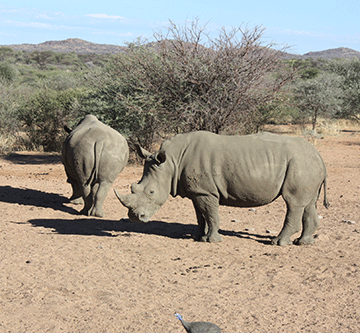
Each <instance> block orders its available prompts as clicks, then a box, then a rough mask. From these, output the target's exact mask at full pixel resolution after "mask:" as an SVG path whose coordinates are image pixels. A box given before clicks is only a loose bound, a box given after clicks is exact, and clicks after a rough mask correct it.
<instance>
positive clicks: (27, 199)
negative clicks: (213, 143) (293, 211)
mask: <svg viewBox="0 0 360 333" xmlns="http://www.w3.org/2000/svg"><path fill="white" fill-rule="evenodd" d="M316 147H317V149H318V150H319V151H320V153H321V154H322V156H323V158H324V160H325V162H326V164H327V168H328V175H329V178H328V197H329V200H330V203H331V206H330V209H328V210H326V209H325V208H324V207H323V205H322V200H323V194H322V195H321V197H320V200H319V203H318V213H319V215H320V216H321V217H322V219H321V225H320V227H319V229H318V230H317V232H316V235H317V241H316V243H315V244H314V245H311V246H295V245H292V246H288V247H279V246H272V245H270V244H269V237H270V236H272V235H275V234H276V232H278V231H279V230H280V229H281V226H282V222H283V219H284V214H285V206H284V203H283V201H282V199H281V198H280V199H278V200H277V201H276V202H274V203H272V204H270V205H267V206H264V207H259V208H257V209H256V210H255V211H251V210H248V209H237V208H229V207H221V209H220V214H221V233H222V235H223V242H221V243H217V244H209V243H199V242H194V241H193V240H192V239H191V237H190V234H191V232H192V231H193V230H194V228H195V223H196V221H195V213H194V209H193V207H192V204H191V202H190V201H189V200H187V199H181V198H169V199H168V201H167V202H166V203H165V205H164V206H163V207H162V209H161V210H159V211H158V213H157V214H156V215H155V216H154V217H153V219H152V221H151V222H149V223H147V224H134V223H131V222H130V221H129V220H128V219H127V215H126V210H125V208H123V207H122V206H121V205H120V203H119V202H118V201H117V199H116V197H115V195H114V193H113V192H112V191H110V192H109V195H108V197H107V199H106V202H105V207H104V208H105V213H106V217H105V218H103V219H99V218H88V217H85V216H81V215H79V214H78V211H79V210H80V208H81V207H79V206H75V205H72V204H69V203H67V198H68V197H69V195H70V185H69V184H67V183H66V181H65V175H64V169H63V166H62V164H61V162H60V159H59V157H58V156H56V155H48V154H41V153H28V152H19V153H16V154H14V155H11V156H1V158H0V214H1V217H0V221H1V223H0V332H14V333H19V332H82V333H83V332H87V333H88V332H96V333H99V332H124V333H126V332H138V333H142V332H144V333H145V332H146V333H151V332H157V333H167V332H173V333H175V332H184V330H183V328H182V327H181V325H180V322H179V321H178V320H177V319H176V318H175V316H174V312H175V311H178V312H180V313H181V314H182V315H183V317H184V318H185V319H186V320H188V321H198V320H204V321H211V322H213V323H216V324H217V325H219V326H220V327H221V328H222V332H224V333H240V332H267V333H268V332H316V333H319V332H360V242H359V239H360V133H359V132H352V131H348V132H343V133H341V134H339V135H336V136H327V137H325V139H322V140H318V141H317V143H316ZM141 173H142V168H141V167H134V166H128V167H126V168H125V170H124V171H123V172H122V173H121V174H120V176H119V177H118V179H117V180H116V182H115V184H114V187H116V188H117V189H118V190H119V191H120V193H128V192H129V184H131V183H132V182H135V181H138V180H139V179H140V177H141ZM269 231H270V232H271V233H269Z"/></svg>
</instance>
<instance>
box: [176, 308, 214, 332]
mask: <svg viewBox="0 0 360 333" xmlns="http://www.w3.org/2000/svg"><path fill="white" fill-rule="evenodd" d="M175 317H176V318H177V319H179V320H180V321H181V323H182V325H183V326H184V328H185V329H186V332H188V333H221V329H220V327H219V326H217V325H215V324H212V323H209V322H205V321H194V322H192V323H188V322H187V321H185V320H183V319H182V317H181V315H180V314H179V313H175Z"/></svg>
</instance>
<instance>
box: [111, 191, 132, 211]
mask: <svg viewBox="0 0 360 333" xmlns="http://www.w3.org/2000/svg"><path fill="white" fill-rule="evenodd" d="M114 192H115V195H116V196H117V198H118V199H119V201H120V202H121V203H122V204H123V205H124V206H125V207H126V208H130V200H129V196H127V195H122V194H120V193H118V192H117V191H116V189H114Z"/></svg>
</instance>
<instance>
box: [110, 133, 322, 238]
mask: <svg viewBox="0 0 360 333" xmlns="http://www.w3.org/2000/svg"><path fill="white" fill-rule="evenodd" d="M138 153H139V155H140V156H141V157H142V158H145V165H144V171H143V176H142V179H141V180H140V182H139V183H138V184H135V183H134V184H132V186H131V192H132V193H131V194H128V195H120V194H118V193H117V192H116V190H115V193H116V195H117V197H118V199H119V200H120V202H121V203H122V204H123V205H124V206H125V207H127V208H128V209H129V212H128V215H129V218H130V220H132V221H138V222H147V221H149V220H150V218H151V216H152V215H153V214H154V213H155V212H156V211H157V210H158V209H159V208H160V207H161V206H162V205H163V204H164V203H165V201H166V200H167V198H168V196H169V194H171V195H172V196H174V197H175V196H177V195H180V196H181V197H187V198H189V199H191V200H192V202H193V205H194V207H195V212H196V217H197V222H198V225H199V229H198V234H197V235H195V239H198V240H201V241H209V242H217V241H220V240H221V236H220V235H219V233H218V230H219V223H220V219H219V212H218V207H219V205H225V206H234V207H256V206H263V205H266V204H268V203H270V202H272V201H274V200H275V199H276V198H278V197H279V196H280V195H281V196H282V197H283V199H284V200H285V202H286V205H287V212H286V217H285V222H284V225H283V228H282V230H281V232H280V233H279V235H278V236H277V237H275V238H274V239H272V243H273V244H278V245H287V244H291V240H290V237H291V236H292V235H293V234H294V233H296V232H298V231H300V230H301V226H302V234H301V236H300V238H299V239H297V240H296V241H295V243H296V244H311V243H313V242H314V238H313V233H314V231H315V230H316V228H317V227H318V224H319V219H318V215H317V212H316V202H317V200H318V198H319V195H320V190H321V187H322V186H324V205H325V206H326V207H327V206H328V205H329V203H328V201H327V198H326V177H327V175H326V167H325V164H324V161H323V159H322V158H321V156H320V154H319V152H318V151H317V150H316V149H315V148H314V147H313V145H311V144H310V143H309V142H307V141H306V140H304V139H302V138H298V137H290V136H283V135H276V134H271V133H260V134H252V135H244V136H225V135H224V136H223V135H217V134H214V133H210V132H205V131H198V132H192V133H187V134H178V135H176V136H174V137H173V138H171V139H169V140H166V141H164V142H163V143H162V145H161V147H160V150H159V151H158V152H156V153H154V154H151V153H149V152H147V151H146V150H145V149H143V148H141V147H140V146H139V147H138Z"/></svg>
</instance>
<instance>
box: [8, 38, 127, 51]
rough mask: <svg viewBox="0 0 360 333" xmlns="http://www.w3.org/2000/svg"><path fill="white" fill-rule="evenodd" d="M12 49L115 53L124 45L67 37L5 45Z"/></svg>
mask: <svg viewBox="0 0 360 333" xmlns="http://www.w3.org/2000/svg"><path fill="white" fill-rule="evenodd" d="M5 46H7V47H9V48H11V49H13V50H14V51H27V52H33V51H54V52H57V53H69V52H76V53H78V54H87V53H96V54H108V53H110V54H115V53H119V52H123V51H124V50H125V49H126V47H122V46H118V45H110V44H96V43H91V42H87V41H85V40H83V39H79V38H69V39H66V40H59V41H48V42H44V43H40V44H14V45H5Z"/></svg>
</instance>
